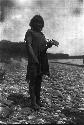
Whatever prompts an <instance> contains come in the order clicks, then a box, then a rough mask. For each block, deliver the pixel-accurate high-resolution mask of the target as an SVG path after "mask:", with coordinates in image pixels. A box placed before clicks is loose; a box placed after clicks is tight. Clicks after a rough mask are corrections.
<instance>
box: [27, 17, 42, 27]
mask: <svg viewBox="0 0 84 125" xmlns="http://www.w3.org/2000/svg"><path fill="white" fill-rule="evenodd" d="M39 24H40V25H39ZM29 25H30V26H31V27H33V28H34V29H36V28H37V27H38V26H40V27H41V28H43V27H44V20H43V18H42V16H40V15H35V16H34V17H33V18H32V19H31V20H30V24H29Z"/></svg>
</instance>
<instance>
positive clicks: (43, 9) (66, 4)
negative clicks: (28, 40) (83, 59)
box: [0, 0, 84, 55]
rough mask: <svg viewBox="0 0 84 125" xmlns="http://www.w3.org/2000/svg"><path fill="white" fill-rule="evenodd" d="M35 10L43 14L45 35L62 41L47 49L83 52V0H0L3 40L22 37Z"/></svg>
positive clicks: (76, 53) (0, 36)
mask: <svg viewBox="0 0 84 125" xmlns="http://www.w3.org/2000/svg"><path fill="white" fill-rule="evenodd" d="M35 14H40V15H41V16H42V17H43V18H44V21H45V26H44V28H43V33H44V34H45V37H46V38H47V39H55V40H57V41H58V42H59V47H56V46H53V47H52V48H50V49H48V52H51V53H67V54H69V55H83V54H84V1H83V0H0V40H3V39H6V40H10V41H12V42H19V41H23V40H24V36H25V33H26V31H27V29H28V28H30V27H29V22H30V19H31V18H32V17H33V16H34V15H35Z"/></svg>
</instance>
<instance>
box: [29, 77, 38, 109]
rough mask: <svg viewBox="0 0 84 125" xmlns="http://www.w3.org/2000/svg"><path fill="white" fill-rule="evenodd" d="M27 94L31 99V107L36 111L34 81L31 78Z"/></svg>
mask: <svg viewBox="0 0 84 125" xmlns="http://www.w3.org/2000/svg"><path fill="white" fill-rule="evenodd" d="M29 93H30V98H31V107H32V108H33V109H34V110H38V109H39V106H38V105H37V104H36V95H35V80H34V79H33V78H32V79H31V80H30V83H29Z"/></svg>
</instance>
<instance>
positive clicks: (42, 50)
mask: <svg viewBox="0 0 84 125" xmlns="http://www.w3.org/2000/svg"><path fill="white" fill-rule="evenodd" d="M28 39H29V41H28ZM25 41H26V47H27V46H28V45H29V44H30V45H31V46H32V48H33V51H34V53H35V55H36V57H37V58H38V61H39V65H36V64H35V62H34V60H33V58H32V57H31V55H30V54H29V52H28V47H27V53H28V66H27V79H31V78H35V77H37V76H38V75H43V74H49V65H48V58H47V53H46V44H47V42H46V39H45V36H44V34H43V33H42V32H35V31H33V30H31V29H29V30H28V31H27V32H26V35H25Z"/></svg>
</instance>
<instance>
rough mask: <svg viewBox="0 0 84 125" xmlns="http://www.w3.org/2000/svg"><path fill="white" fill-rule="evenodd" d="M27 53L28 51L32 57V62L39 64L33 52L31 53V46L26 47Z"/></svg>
mask: <svg viewBox="0 0 84 125" xmlns="http://www.w3.org/2000/svg"><path fill="white" fill-rule="evenodd" d="M28 51H29V53H30V55H31V56H32V58H33V60H34V62H35V63H36V64H39V61H38V59H37V57H36V56H35V54H34V51H33V49H32V47H31V45H28Z"/></svg>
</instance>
